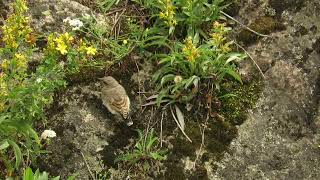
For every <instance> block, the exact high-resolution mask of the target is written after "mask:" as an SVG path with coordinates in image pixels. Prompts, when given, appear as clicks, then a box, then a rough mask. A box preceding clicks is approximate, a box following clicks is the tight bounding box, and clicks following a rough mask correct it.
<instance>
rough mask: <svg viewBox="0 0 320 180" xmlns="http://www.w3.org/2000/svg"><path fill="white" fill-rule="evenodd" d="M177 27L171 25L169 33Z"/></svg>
mask: <svg viewBox="0 0 320 180" xmlns="http://www.w3.org/2000/svg"><path fill="white" fill-rule="evenodd" d="M174 29H175V27H174V26H170V28H169V35H171V34H172V33H173V31H174Z"/></svg>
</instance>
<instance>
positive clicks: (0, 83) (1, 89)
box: [0, 73, 8, 112]
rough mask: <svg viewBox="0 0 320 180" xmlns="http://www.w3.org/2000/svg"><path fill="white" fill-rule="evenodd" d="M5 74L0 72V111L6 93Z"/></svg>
mask: <svg viewBox="0 0 320 180" xmlns="http://www.w3.org/2000/svg"><path fill="white" fill-rule="evenodd" d="M5 76H6V75H5V74H4V73H0V112H2V111H3V110H4V109H5V102H4V100H5V96H7V95H8V88H7V83H6V81H5Z"/></svg>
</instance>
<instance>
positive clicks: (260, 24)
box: [237, 17, 285, 45]
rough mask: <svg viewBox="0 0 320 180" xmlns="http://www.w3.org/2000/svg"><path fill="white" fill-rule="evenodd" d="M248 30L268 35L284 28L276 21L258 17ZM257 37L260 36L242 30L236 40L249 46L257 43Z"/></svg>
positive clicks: (270, 18)
mask: <svg viewBox="0 0 320 180" xmlns="http://www.w3.org/2000/svg"><path fill="white" fill-rule="evenodd" d="M249 28H251V29H252V30H254V31H256V32H259V33H262V34H270V33H271V32H274V31H277V30H283V29H284V28H285V27H284V25H283V24H282V23H281V22H280V21H279V20H278V19H275V18H272V17H260V18H258V19H256V20H255V21H254V22H253V23H252V24H250V25H249ZM259 37H260V36H257V35H256V34H254V33H252V32H250V31H248V30H247V29H244V30H242V31H241V32H240V33H239V34H238V37H237V39H238V40H239V41H242V42H243V43H244V44H246V45H249V44H251V43H254V42H255V41H257V40H258V39H259Z"/></svg>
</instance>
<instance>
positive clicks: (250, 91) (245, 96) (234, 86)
mask: <svg viewBox="0 0 320 180" xmlns="http://www.w3.org/2000/svg"><path fill="white" fill-rule="evenodd" d="M222 88H223V89H224V91H223V92H222V94H227V93H231V94H233V95H236V96H235V97H229V98H224V99H222V108H221V113H222V115H223V117H224V118H225V119H226V120H227V122H229V123H230V124H231V125H232V126H234V125H241V124H242V123H243V122H244V121H245V120H246V118H247V110H248V109H251V108H253V106H254V104H255V103H256V101H257V100H258V98H259V95H260V93H261V91H262V88H263V86H262V82H261V80H260V79H255V80H253V81H252V82H251V83H249V84H246V85H243V86H242V85H241V84H239V83H237V82H226V83H223V84H222Z"/></svg>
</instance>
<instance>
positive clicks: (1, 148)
mask: <svg viewBox="0 0 320 180" xmlns="http://www.w3.org/2000/svg"><path fill="white" fill-rule="evenodd" d="M9 146H10V144H9V143H8V141H7V140H4V141H2V142H1V145H0V151H1V150H4V149H7V148H8V147H9Z"/></svg>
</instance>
